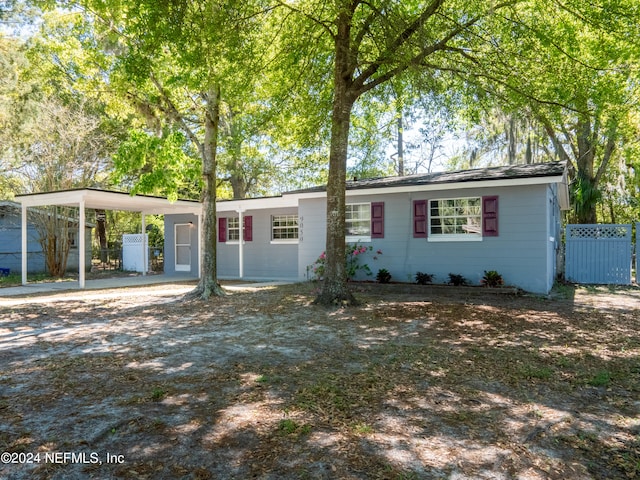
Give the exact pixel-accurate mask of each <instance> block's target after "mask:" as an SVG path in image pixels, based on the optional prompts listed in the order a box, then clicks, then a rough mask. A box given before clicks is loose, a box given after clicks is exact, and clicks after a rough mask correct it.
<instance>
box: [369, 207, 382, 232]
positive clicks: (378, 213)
mask: <svg viewBox="0 0 640 480" xmlns="http://www.w3.org/2000/svg"><path fill="white" fill-rule="evenodd" d="M371 238H384V202H374V203H372V204H371Z"/></svg>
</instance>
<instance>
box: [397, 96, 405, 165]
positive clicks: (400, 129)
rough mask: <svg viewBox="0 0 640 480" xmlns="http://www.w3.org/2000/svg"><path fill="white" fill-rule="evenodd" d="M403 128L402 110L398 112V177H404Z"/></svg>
mask: <svg viewBox="0 0 640 480" xmlns="http://www.w3.org/2000/svg"><path fill="white" fill-rule="evenodd" d="M403 133H404V126H403V125H402V109H401V108H400V109H399V111H398V176H400V177H402V176H404V139H403V135H402V134H403Z"/></svg>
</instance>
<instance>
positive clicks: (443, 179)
mask: <svg viewBox="0 0 640 480" xmlns="http://www.w3.org/2000/svg"><path fill="white" fill-rule="evenodd" d="M564 171H565V163H564V162H549V163H534V164H529V165H508V166H503V167H487V168H477V169H473V170H458V171H453V172H434V173H424V174H417V175H407V176H403V177H379V178H367V179H362V180H351V181H347V190H358V189H365V188H385V187H404V186H420V185H434V184H439V183H462V182H482V181H488V180H511V179H519V178H535V177H557V176H561V175H562V174H563V173H564ZM326 189H327V187H326V186H325V185H322V186H317V187H311V188H305V189H302V190H294V191H290V192H286V193H308V192H309V193H310V192H324V191H325V190H326Z"/></svg>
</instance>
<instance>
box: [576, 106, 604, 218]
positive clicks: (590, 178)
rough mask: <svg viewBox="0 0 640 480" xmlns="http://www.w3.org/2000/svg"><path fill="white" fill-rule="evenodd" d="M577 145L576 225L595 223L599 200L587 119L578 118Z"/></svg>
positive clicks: (593, 147) (593, 152) (593, 148)
mask: <svg viewBox="0 0 640 480" xmlns="http://www.w3.org/2000/svg"><path fill="white" fill-rule="evenodd" d="M576 133H577V135H576V136H577V138H576V143H577V145H578V158H577V159H576V164H577V170H578V173H577V178H576V180H575V182H574V183H573V199H574V203H575V207H574V208H575V212H576V222H577V223H587V224H590V223H597V214H596V205H597V203H598V200H600V191H599V185H598V182H597V180H596V178H595V174H594V163H595V156H596V151H595V144H594V142H593V137H594V134H593V128H592V124H591V121H590V120H589V118H588V117H587V118H585V117H582V118H579V119H578V125H577V129H576Z"/></svg>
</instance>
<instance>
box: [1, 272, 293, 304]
mask: <svg viewBox="0 0 640 480" xmlns="http://www.w3.org/2000/svg"><path fill="white" fill-rule="evenodd" d="M197 280H198V279H197V278H195V277H192V276H187V275H170V276H169V275H145V276H142V275H132V276H130V277H112V278H101V279H97V280H87V281H86V282H85V288H84V290H82V289H80V285H79V283H78V282H77V281H61V282H45V283H30V284H28V285H21V286H18V287H5V288H0V304H2V303H3V302H2V301H1V300H2V299H4V298H6V297H20V296H41V295H51V294H56V293H61V292H75V293H81V292H85V291H90V290H108V289H118V288H132V287H133V288H135V287H145V286H149V285H159V284H163V283H166V284H175V283H184V284H185V285H184V287H180V288H179V289H176V288H173V289H172V290H171V291H172V292H173V293H175V294H177V295H180V294H181V293H186V292H188V291H190V290H191V289H193V288H194V286H195V283H196V282H197ZM221 282H222V286H223V288H224V289H225V290H230V291H242V290H254V289H256V288H264V287H271V286H276V285H287V284H290V283H293V282H292V281H279V280H276V281H263V280H260V281H255V282H251V283H249V282H250V281H249V280H247V283H235V282H238V281H237V280H234V283H225V282H224V280H222V281H221ZM189 283H191V285H190V284H189Z"/></svg>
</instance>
